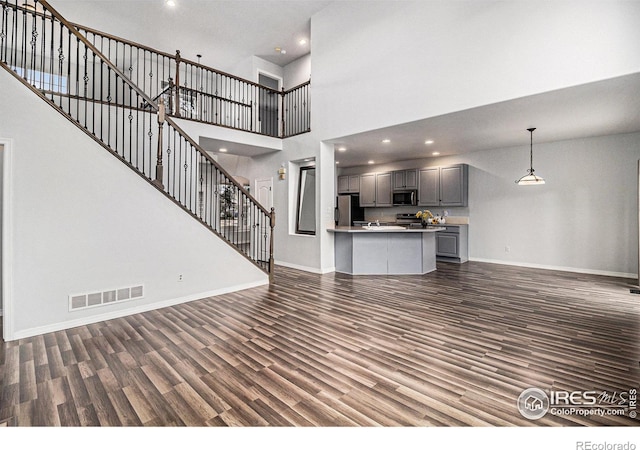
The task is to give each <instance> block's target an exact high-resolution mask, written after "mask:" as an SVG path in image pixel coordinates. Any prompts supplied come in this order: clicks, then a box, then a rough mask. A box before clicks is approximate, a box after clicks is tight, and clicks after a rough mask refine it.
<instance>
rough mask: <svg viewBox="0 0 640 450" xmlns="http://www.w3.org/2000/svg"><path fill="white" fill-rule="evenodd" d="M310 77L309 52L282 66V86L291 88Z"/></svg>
mask: <svg viewBox="0 0 640 450" xmlns="http://www.w3.org/2000/svg"><path fill="white" fill-rule="evenodd" d="M310 78H311V54H310V53H308V54H306V55H305V56H302V57H300V58H298V59H296V60H295V61H293V62H291V63H289V64H287V65H286V66H285V67H284V88H285V89H291V88H292V87H295V86H298V85H299V84H302V83H304V82H306V81H309V79H310Z"/></svg>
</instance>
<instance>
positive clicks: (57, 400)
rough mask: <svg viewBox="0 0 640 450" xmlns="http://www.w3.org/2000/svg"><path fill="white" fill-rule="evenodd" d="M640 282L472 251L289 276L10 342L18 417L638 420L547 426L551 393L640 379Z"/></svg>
mask: <svg viewBox="0 0 640 450" xmlns="http://www.w3.org/2000/svg"><path fill="white" fill-rule="evenodd" d="M630 281H631V280H626V279H616V278H610V277H600V276H592V275H580V274H574V273H565V272H553V271H545V270H536V269H524V268H518V267H509V266H501V265H494V264H484V263H477V262H469V263H466V264H462V265H458V264H450V263H438V271H437V272H434V273H431V274H428V275H425V276H387V277H368V276H362V277H350V276H345V275H340V274H327V275H316V274H310V273H305V272H300V271H297V270H293V269H287V268H283V267H277V268H276V275H275V283H274V284H273V285H271V286H268V287H267V286H265V287H260V288H255V289H250V290H246V291H242V292H237V293H232V294H227V295H222V296H219V297H214V298H207V299H203V300H199V301H195V302H191V303H188V304H183V305H179V306H175V307H170V308H164V309H161V310H157V311H153V312H149V313H144V314H137V315H133V316H129V317H126V318H121V319H116V320H110V321H107V322H101V323H97V324H93V325H88V326H83V327H78V328H73V329H70V330H66V331H60V332H56V333H50V334H46V335H42V336H37V337H33V338H29V339H22V340H20V341H16V342H10V343H4V342H1V343H0V389H1V390H0V422H3V423H7V424H8V425H10V426H134V427H139V426H284V427H289V426H313V427H315V426H348V427H356V426H389V427H394V426H536V425H547V426H548V425H555V426H561V425H620V426H625V425H638V421H637V420H633V419H630V418H628V417H615V416H602V417H600V416H590V417H582V416H578V415H570V416H562V417H561V416H554V415H551V414H547V415H546V416H545V417H543V418H542V419H539V420H537V421H531V420H528V419H525V418H524V417H522V416H521V414H520V413H519V412H518V410H517V407H516V400H517V398H518V396H519V394H520V393H521V392H522V391H523V390H524V389H525V388H529V387H539V388H542V389H544V390H549V389H555V390H561V389H566V390H571V391H574V390H598V391H600V390H607V391H618V392H619V391H627V390H629V389H630V388H638V386H639V384H640V367H639V361H640V360H639V357H640V296H637V295H635V296H634V295H632V294H629V283H630Z"/></svg>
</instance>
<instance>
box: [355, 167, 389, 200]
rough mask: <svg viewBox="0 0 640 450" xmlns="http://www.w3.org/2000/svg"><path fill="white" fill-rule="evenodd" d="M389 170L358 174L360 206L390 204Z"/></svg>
mask: <svg viewBox="0 0 640 450" xmlns="http://www.w3.org/2000/svg"><path fill="white" fill-rule="evenodd" d="M392 205H393V196H392V195H391V172H385V173H366V174H363V175H360V206H364V207H367V208H373V207H383V206H392Z"/></svg>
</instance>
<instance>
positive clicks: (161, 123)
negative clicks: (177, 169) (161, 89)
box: [154, 97, 166, 189]
mask: <svg viewBox="0 0 640 450" xmlns="http://www.w3.org/2000/svg"><path fill="white" fill-rule="evenodd" d="M165 114H166V108H165V105H164V98H162V97H160V102H159V103H158V154H157V161H156V179H155V180H154V183H155V185H156V186H158V187H159V188H161V189H164V185H163V184H162V177H163V176H164V170H163V167H162V147H163V145H162V137H163V136H162V127H163V126H164V121H165Z"/></svg>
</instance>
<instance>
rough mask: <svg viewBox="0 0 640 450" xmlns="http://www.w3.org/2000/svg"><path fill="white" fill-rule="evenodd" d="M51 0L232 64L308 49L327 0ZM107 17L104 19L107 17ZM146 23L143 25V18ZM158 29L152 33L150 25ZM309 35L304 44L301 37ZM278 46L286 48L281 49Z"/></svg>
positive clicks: (86, 18) (158, 44)
mask: <svg viewBox="0 0 640 450" xmlns="http://www.w3.org/2000/svg"><path fill="white" fill-rule="evenodd" d="M174 1H175V3H176V6H175V7H173V8H172V7H169V6H167V5H166V4H165V1H164V0H50V3H51V5H52V6H53V7H54V8H56V9H57V10H58V11H59V12H60V13H62V14H63V15H64V16H65V17H66V18H67V19H68V20H70V21H72V22H74V23H79V24H81V25H85V26H88V27H92V28H97V29H99V30H100V31H103V32H106V33H110V34H113V35H116V36H119V37H122V38H125V39H129V40H133V41H136V42H140V43H142V44H145V45H148V46H150V47H153V48H155V49H157V50H161V51H165V52H168V53H173V52H174V51H175V50H176V49H180V50H181V54H182V56H183V58H185V59H189V60H192V61H197V57H196V55H197V54H201V55H202V59H201V62H202V63H203V64H205V65H208V66H210V67H215V68H217V69H220V70H225V71H226V70H228V69H229V68H232V67H234V66H235V65H236V64H238V63H239V62H240V61H243V60H246V58H249V57H251V56H259V57H261V58H263V59H265V60H267V61H270V62H272V63H274V64H277V65H280V66H285V65H286V64H288V63H290V62H292V61H294V60H296V59H298V58H300V57H301V56H303V55H305V54H307V53H309V51H310V31H311V30H310V28H311V16H312V15H313V14H315V13H316V12H318V11H320V10H321V9H323V8H324V7H326V6H327V5H328V4H330V3H332V2H331V1H329V0H295V1H294V0H174ZM105 17H107V18H109V20H108V21H107V24H105V20H104V18H105ZM141 23H142V24H143V26H140V24H141ZM154 29H155V30H157V31H155V32H153V33H151V34H149V33H148V31H147V30H154ZM303 38H304V39H306V40H307V43H306V44H305V45H300V44H299V41H300V39H303ZM275 47H280V48H282V49H285V50H286V54H281V53H277V52H276V51H275Z"/></svg>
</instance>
